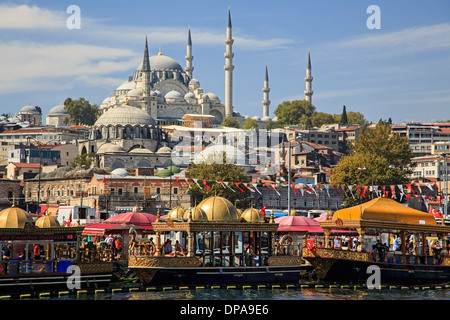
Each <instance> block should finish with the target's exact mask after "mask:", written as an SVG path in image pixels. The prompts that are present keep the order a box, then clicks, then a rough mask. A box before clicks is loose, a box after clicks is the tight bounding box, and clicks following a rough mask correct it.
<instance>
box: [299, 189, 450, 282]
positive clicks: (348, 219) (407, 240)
mask: <svg viewBox="0 0 450 320" xmlns="http://www.w3.org/2000/svg"><path fill="white" fill-rule="evenodd" d="M320 225H321V227H322V228H323V230H324V236H323V237H313V238H311V237H310V238H308V239H305V241H304V246H303V257H304V258H305V259H306V260H307V261H308V262H310V263H311V264H312V265H313V267H314V270H315V272H316V274H317V276H318V278H319V279H320V280H323V281H331V282H344V283H345V282H347V283H348V282H351V283H365V284H368V285H373V284H375V285H376V284H378V285H379V284H386V285H387V284H405V285H414V284H438V283H440V284H442V283H447V282H450V257H449V254H448V250H447V242H448V234H449V233H450V227H448V226H445V225H438V224H437V223H436V220H435V218H434V217H433V216H432V215H430V214H428V213H426V212H422V211H419V210H415V209H412V208H409V207H406V206H404V205H402V204H400V203H398V202H396V201H395V200H393V199H389V198H377V199H373V200H371V201H369V202H367V203H364V204H361V205H358V206H355V207H351V208H346V209H341V210H338V211H336V212H335V213H334V214H333V216H332V218H331V219H330V220H325V221H321V222H320ZM334 228H339V229H350V230H355V231H357V232H358V234H359V235H358V237H355V238H354V239H353V245H352V244H350V243H339V239H332V237H331V236H330V233H331V230H332V229H334ZM336 240H338V241H337V242H336ZM336 243H338V244H337V245H336Z"/></svg>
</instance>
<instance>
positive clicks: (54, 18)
mask: <svg viewBox="0 0 450 320" xmlns="http://www.w3.org/2000/svg"><path fill="white" fill-rule="evenodd" d="M67 17H68V16H67V14H66V13H65V12H63V11H61V12H57V11H52V10H48V9H43V8H39V7H37V6H31V7H30V6H27V5H24V4H23V5H19V6H12V5H8V4H0V29H52V28H61V29H62V28H65V27H66V19H67Z"/></svg>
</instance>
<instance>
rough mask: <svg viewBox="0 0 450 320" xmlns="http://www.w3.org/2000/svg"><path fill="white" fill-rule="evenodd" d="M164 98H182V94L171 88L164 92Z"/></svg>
mask: <svg viewBox="0 0 450 320" xmlns="http://www.w3.org/2000/svg"><path fill="white" fill-rule="evenodd" d="M164 98H166V99H182V98H183V96H182V94H181V93H179V92H178V91H176V90H171V91H169V92H167V93H166V95H165V96H164Z"/></svg>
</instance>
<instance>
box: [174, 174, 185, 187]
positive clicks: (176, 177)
mask: <svg viewBox="0 0 450 320" xmlns="http://www.w3.org/2000/svg"><path fill="white" fill-rule="evenodd" d="M175 179H177V182H178V184H179V185H180V188H183V186H182V185H181V182H180V180H179V178H178V176H175Z"/></svg>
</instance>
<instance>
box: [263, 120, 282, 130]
mask: <svg viewBox="0 0 450 320" xmlns="http://www.w3.org/2000/svg"><path fill="white" fill-rule="evenodd" d="M282 127H283V126H282V125H281V124H279V123H278V121H272V120H269V122H267V125H266V130H268V131H270V130H272V129H276V128H282Z"/></svg>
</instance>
